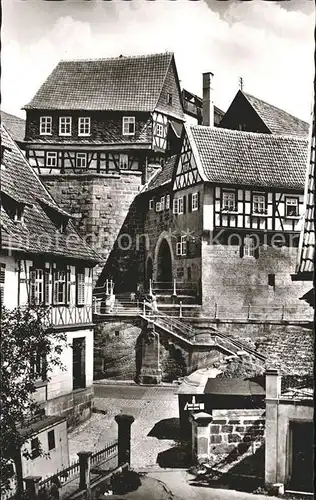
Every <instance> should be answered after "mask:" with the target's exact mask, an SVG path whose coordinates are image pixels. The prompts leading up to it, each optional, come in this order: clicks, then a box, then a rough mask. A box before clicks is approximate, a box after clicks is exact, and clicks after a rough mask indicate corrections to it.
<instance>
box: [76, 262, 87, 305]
mask: <svg viewBox="0 0 316 500" xmlns="http://www.w3.org/2000/svg"><path fill="white" fill-rule="evenodd" d="M84 295H85V272H84V269H80V270H77V272H76V303H77V305H78V306H82V305H84V302H85V297H84Z"/></svg>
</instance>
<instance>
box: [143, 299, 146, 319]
mask: <svg viewBox="0 0 316 500" xmlns="http://www.w3.org/2000/svg"><path fill="white" fill-rule="evenodd" d="M143 313H144V316H146V304H145V300H144V302H143Z"/></svg>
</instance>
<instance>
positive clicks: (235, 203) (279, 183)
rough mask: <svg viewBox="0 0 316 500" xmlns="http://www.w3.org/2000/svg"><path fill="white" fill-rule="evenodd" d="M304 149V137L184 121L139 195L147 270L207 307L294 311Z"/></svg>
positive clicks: (154, 279)
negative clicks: (171, 149) (169, 155)
mask: <svg viewBox="0 0 316 500" xmlns="http://www.w3.org/2000/svg"><path fill="white" fill-rule="evenodd" d="M307 149H308V148H307V139H304V138H297V137H290V136H280V135H278V136H277V135H272V134H263V133H261V134H259V133H251V132H240V131H235V130H227V129H222V128H218V127H205V126H189V125H185V126H184V131H183V135H182V149H181V153H180V154H179V155H178V156H177V157H174V158H173V159H171V160H170V162H168V163H167V164H166V167H167V166H168V169H167V170H166V169H165V170H164V171H161V172H160V173H158V174H156V177H154V178H153V180H152V181H151V182H150V183H149V185H148V186H147V188H146V190H144V192H143V193H142V194H141V195H140V196H139V197H140V198H142V199H143V201H142V205H143V206H144V205H145V204H146V206H147V209H146V210H147V213H146V216H145V227H144V232H145V234H147V233H148V234H149V247H148V250H147V253H146V255H145V277H146V278H149V277H150V276H152V279H153V282H154V283H155V282H160V281H164V282H169V283H172V282H173V281H174V280H175V279H176V280H178V281H180V282H182V283H183V284H184V285H183V286H184V288H186V289H188V288H190V289H191V295H192V291H195V292H194V293H195V294H196V296H197V298H198V299H199V300H200V301H201V302H202V305H203V309H204V311H209V312H212V313H214V308H215V307H216V304H217V305H219V304H221V305H222V306H229V307H233V308H235V311H237V310H238V308H239V309H241V308H243V307H246V306H247V304H249V303H251V304H252V306H254V307H255V306H260V307H261V308H262V307H267V309H268V308H269V307H271V306H276V305H278V306H280V307H281V305H282V304H283V305H284V304H286V305H287V306H288V307H289V311H290V309H291V308H292V309H291V311H292V312H293V313H295V307H296V306H297V307H299V304H300V302H299V301H298V299H297V296H298V295H297V290H295V287H294V285H293V283H292V282H291V278H290V274H291V272H293V271H294V269H295V263H296V258H297V247H298V242H299V234H300V229H301V225H302V217H303V215H304V214H303V199H304V179H305V168H306V161H307ZM166 174H168V175H166ZM305 288H306V287H304V284H302V292H303V291H304V289H305ZM291 311H290V312H291Z"/></svg>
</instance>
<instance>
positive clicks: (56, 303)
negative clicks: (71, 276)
mask: <svg viewBox="0 0 316 500" xmlns="http://www.w3.org/2000/svg"><path fill="white" fill-rule="evenodd" d="M57 273H58V274H61V273H64V275H65V276H64V279H63V280H61V279H60V278H59V279H56V274H57ZM57 283H62V284H63V291H62V292H60V291H57V294H56V291H55V287H56V284H57ZM60 293H62V294H63V300H62V301H60V300H56V298H57V299H58V295H59V294H60ZM67 295H68V271H67V268H58V267H57V268H55V269H53V305H54V306H62V305H63V306H64V305H67V303H68V301H67V298H68V297H67Z"/></svg>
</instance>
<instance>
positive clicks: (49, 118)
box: [39, 115, 53, 135]
mask: <svg viewBox="0 0 316 500" xmlns="http://www.w3.org/2000/svg"><path fill="white" fill-rule="evenodd" d="M42 120H44V123H43V122H42ZM48 124H49V127H48ZM43 128H44V129H45V130H43ZM48 128H49V129H50V131H49V132H48V131H47V129H48ZM39 134H40V135H52V134H53V117H52V116H48V115H47V116H46V115H45V116H40V126H39Z"/></svg>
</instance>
